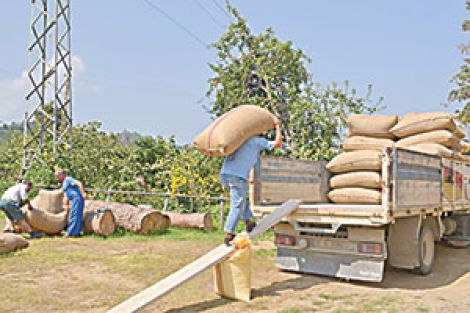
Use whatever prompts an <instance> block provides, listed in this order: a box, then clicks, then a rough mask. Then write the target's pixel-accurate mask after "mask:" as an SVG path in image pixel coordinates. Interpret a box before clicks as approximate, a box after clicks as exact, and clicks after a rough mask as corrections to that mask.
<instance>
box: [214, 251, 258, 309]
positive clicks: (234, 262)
mask: <svg viewBox="0 0 470 313" xmlns="http://www.w3.org/2000/svg"><path fill="white" fill-rule="evenodd" d="M214 289H215V292H216V293H217V294H219V295H221V296H223V297H226V298H230V299H235V300H241V301H245V302H248V301H250V299H251V246H250V245H249V244H248V245H246V246H244V247H243V248H239V249H237V250H236V251H235V253H234V254H232V255H231V256H230V257H229V258H228V259H226V260H224V261H222V262H220V263H219V264H216V265H215V266H214Z"/></svg>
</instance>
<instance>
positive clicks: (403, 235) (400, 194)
mask: <svg viewBox="0 0 470 313" xmlns="http://www.w3.org/2000/svg"><path fill="white" fill-rule="evenodd" d="M330 176H331V173H329V172H328V170H327V169H326V162H324V161H311V160H294V159H288V158H281V157H273V156H262V157H261V158H260V161H259V162H258V163H257V165H256V166H255V168H254V170H253V171H252V177H251V179H250V191H251V192H250V203H251V206H252V209H253V212H254V214H255V216H258V217H262V216H264V215H266V214H268V213H270V212H272V211H273V210H274V209H276V208H277V207H279V205H281V204H282V203H283V202H285V201H287V200H288V199H298V200H300V201H302V202H301V205H300V206H299V207H298V209H296V210H295V211H294V212H292V213H291V214H289V215H288V216H286V217H285V218H284V219H283V220H282V221H281V222H280V223H278V224H277V225H276V226H275V227H274V238H275V239H274V241H275V245H276V249H277V253H276V265H277V266H278V267H279V268H280V269H282V270H286V271H293V272H300V273H311V274H319V275H325V276H333V277H338V278H342V279H346V280H360V281H370V282H380V281H382V279H383V276H384V270H385V265H386V263H388V265H389V266H392V267H394V268H399V269H405V270H410V272H413V273H418V274H422V275H427V274H429V273H430V272H431V271H432V267H433V263H434V255H435V242H438V241H443V242H445V243H446V244H448V245H451V246H453V247H456V248H464V247H467V246H469V245H470V162H469V161H465V160H455V159H447V158H442V157H438V156H435V155H429V154H425V153H420V152H414V151H410V150H406V149H403V148H393V149H391V148H388V149H386V150H384V151H383V157H382V166H381V180H382V181H381V185H382V188H381V193H382V200H381V203H380V204H376V205H369V204H368V205H361V204H334V203H329V201H328V197H327V194H328V191H329V183H328V182H329V178H330Z"/></svg>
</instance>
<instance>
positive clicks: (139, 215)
mask: <svg viewBox="0 0 470 313" xmlns="http://www.w3.org/2000/svg"><path fill="white" fill-rule="evenodd" d="M85 206H86V210H87V211H88V210H93V209H99V208H108V209H110V210H111V211H112V212H113V214H114V217H115V219H116V224H117V225H118V226H121V227H122V228H124V229H127V230H130V231H132V232H135V233H139V234H148V233H152V232H155V231H159V230H165V229H167V228H168V227H169V226H170V218H169V217H168V216H166V215H164V214H162V213H160V212H158V211H156V210H154V209H148V208H139V207H136V206H133V205H130V204H126V203H118V202H106V201H90V200H88V201H85Z"/></svg>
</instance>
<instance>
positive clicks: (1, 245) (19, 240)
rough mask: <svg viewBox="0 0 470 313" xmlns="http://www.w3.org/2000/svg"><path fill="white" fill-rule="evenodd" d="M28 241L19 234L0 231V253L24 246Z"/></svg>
mask: <svg viewBox="0 0 470 313" xmlns="http://www.w3.org/2000/svg"><path fill="white" fill-rule="evenodd" d="M28 245H29V243H28V241H27V240H26V239H25V238H23V237H22V236H20V235H16V234H9V233H0V254H2V253H8V252H12V251H15V250H17V249H23V248H26V247H27V246H28Z"/></svg>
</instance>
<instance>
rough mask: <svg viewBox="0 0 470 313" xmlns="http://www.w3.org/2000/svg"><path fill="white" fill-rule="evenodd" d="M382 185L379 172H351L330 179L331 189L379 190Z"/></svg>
mask: <svg viewBox="0 0 470 313" xmlns="http://www.w3.org/2000/svg"><path fill="white" fill-rule="evenodd" d="M381 185H382V180H381V176H380V174H379V173H377V172H363V171H360V172H351V173H344V174H339V175H335V176H333V177H332V178H331V179H330V187H331V188H332V189H335V188H354V187H362V188H373V189H379V188H380V187H381Z"/></svg>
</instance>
